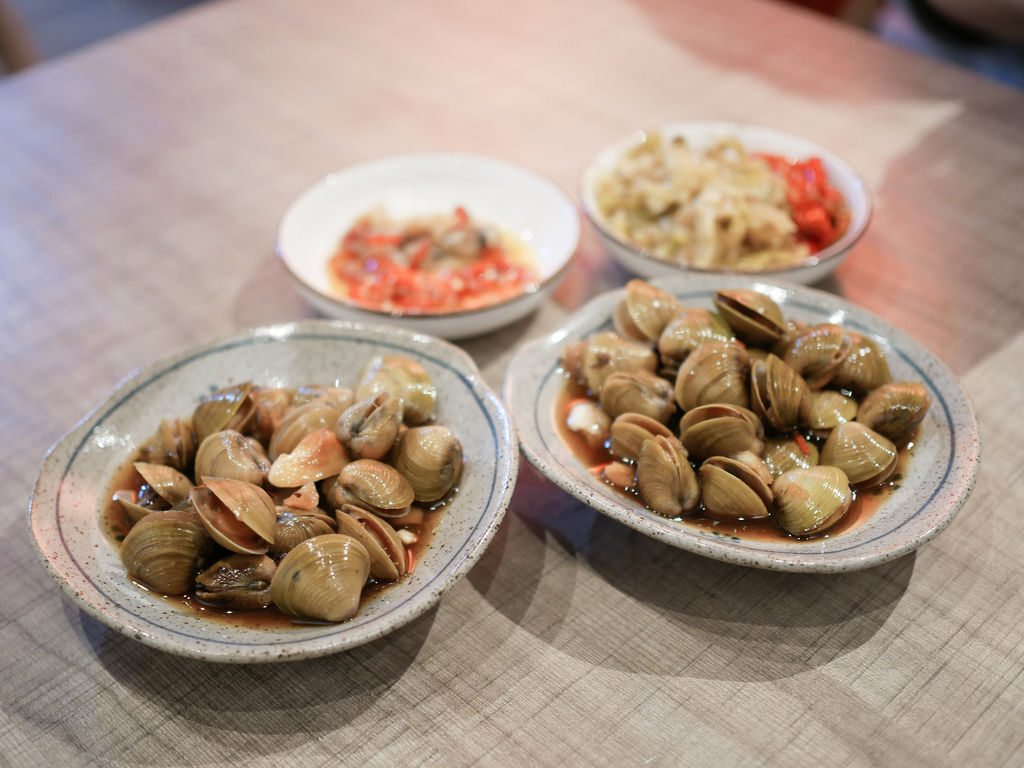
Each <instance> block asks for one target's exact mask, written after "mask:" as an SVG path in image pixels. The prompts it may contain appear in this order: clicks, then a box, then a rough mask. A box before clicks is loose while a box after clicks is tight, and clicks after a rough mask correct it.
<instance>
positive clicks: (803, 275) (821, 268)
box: [580, 122, 871, 284]
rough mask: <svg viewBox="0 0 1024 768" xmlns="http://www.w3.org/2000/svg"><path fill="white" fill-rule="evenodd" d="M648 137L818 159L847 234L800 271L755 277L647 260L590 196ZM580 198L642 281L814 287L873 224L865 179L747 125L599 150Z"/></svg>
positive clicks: (790, 137) (635, 138)
mask: <svg viewBox="0 0 1024 768" xmlns="http://www.w3.org/2000/svg"><path fill="white" fill-rule="evenodd" d="M649 133H661V134H662V135H663V136H665V137H667V138H672V137H674V136H682V137H683V138H685V139H686V141H687V143H688V144H690V146H692V147H694V148H695V149H698V150H705V149H708V148H709V147H711V146H712V145H713V144H714V143H715V142H716V141H718V140H719V139H723V138H726V137H735V138H736V139H738V140H739V142H740V143H741V144H743V146H744V147H746V149H747V150H748V151H751V152H767V153H770V154H775V155H783V156H785V157H787V158H789V159H791V160H804V159H807V158H810V157H819V158H821V161H822V164H823V165H824V166H825V171H826V172H827V173H828V178H829V181H830V182H831V184H832V186H834V187H835V188H836V189H837V190H839V192H841V193H842V195H843V198H844V199H845V200H846V204H847V206H848V207H849V209H850V225H849V227H847V230H846V232H845V234H844V235H843V236H842V237H841V238H839V240H837V241H836V242H834V243H832V245H830V246H828V247H827V248H824V249H822V250H821V251H818V252H816V253H812V254H811V255H810V256H808V257H807V259H806V261H804V262H803V263H802V264H800V265H799V266H795V267H786V268H783V269H764V270H758V271H757V272H751V271H749V270H748V271H744V272H738V271H737V270H731V271H730V270H725V269H701V268H699V267H688V266H684V265H681V264H673V263H671V262H667V261H664V260H662V259H657V258H655V257H653V256H651V255H649V254H648V253H647V252H646V251H645V250H644V248H643V247H642V246H639V245H637V244H635V243H631V242H630V241H628V240H626V239H625V238H623V237H622V236H621V235H619V234H617V233H616V232H614V231H613V230H612V228H611V227H610V226H609V225H608V223H607V222H606V221H605V219H604V217H603V216H602V215H601V212H600V210H599V208H598V206H597V200H596V199H595V196H594V192H595V189H596V185H597V180H598V179H599V178H600V177H601V176H603V175H605V174H606V173H608V172H610V171H611V170H612V169H614V168H615V166H616V165H618V163H619V159H620V158H621V157H622V155H623V154H624V153H625V152H626V151H627V150H629V149H631V148H633V147H635V146H637V145H638V144H640V143H642V142H643V141H644V139H645V138H646V137H647V135H648V134H649ZM580 198H581V201H582V208H583V212H584V213H585V214H586V216H587V218H589V219H590V221H591V222H592V223H593V225H594V227H595V229H596V230H597V233H598V235H599V236H600V238H601V241H602V242H603V243H604V245H605V248H607V249H608V252H609V253H610V254H611V255H612V257H613V258H614V259H615V260H616V261H618V262H619V263H620V264H621V265H622V266H623V267H625V268H626V269H628V270H630V271H631V272H634V273H635V274H637V275H640V276H641V277H646V278H655V277H665V276H668V275H677V274H679V273H680V272H684V273H688V274H729V273H730V272H731V273H733V274H737V273H738V274H745V275H748V276H750V277H756V278H759V279H763V280H784V281H787V282H792V283H804V284H806V283H815V282H818V281H819V280H822V279H824V278H825V277H827V276H828V275H830V274H831V273H832V272H833V271H834V270H835V269H836V267H838V266H839V264H840V263H842V261H843V259H844V258H846V255H847V253H849V250H850V248H852V247H853V244H854V243H856V242H857V240H858V239H859V238H860V236H861V235H862V234H864V230H865V229H867V226H868V221H869V220H870V219H871V196H870V195H869V193H868V189H867V185H866V184H865V183H864V180H863V179H862V178H861V177H860V176H859V175H858V174H857V172H856V171H854V170H853V168H851V167H850V166H849V165H848V164H847V163H846V162H845V161H843V160H842V159H841V158H840V157H839V156H837V155H836V154H835V153H833V152H831V151H829V150H827V149H825V148H824V147H822V146H819V145H817V144H815V143H814V142H812V141H808V140H807V139H804V138H801V137H800V136H795V135H794V134H791V133H786V132H785V131H779V130H776V129H774V128H766V127H764V126H760V125H750V124H748V123H728V122H693V123H672V124H669V125H663V126H660V127H657V128H653V129H651V130H650V131H644V130H638V131H634V132H633V133H631V134H629V135H628V136H626V137H624V138H622V139H619V140H618V141H616V142H614V143H613V144H610V145H609V146H607V147H605V148H604V149H602V150H601V151H600V152H598V154H597V155H596V156H595V157H594V159H593V160H591V161H590V163H589V164H588V165H587V167H586V168H585V169H584V170H583V174H582V178H581V180H580Z"/></svg>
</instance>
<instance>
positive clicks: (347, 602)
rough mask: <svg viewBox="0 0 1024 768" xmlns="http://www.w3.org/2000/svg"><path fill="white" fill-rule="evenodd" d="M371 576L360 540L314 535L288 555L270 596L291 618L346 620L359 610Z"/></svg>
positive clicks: (271, 585) (280, 567)
mask: <svg viewBox="0 0 1024 768" xmlns="http://www.w3.org/2000/svg"><path fill="white" fill-rule="evenodd" d="M369 573H370V556H369V555H368V554H367V552H366V547H364V546H363V545H362V544H360V543H359V541H358V540H357V539H355V538H353V537H352V536H346V535H345V534H341V533H331V534H325V535H323V536H314V537H313V538H311V539H306V540H305V541H303V542H300V543H299V544H297V545H296V546H295V548H294V549H292V550H291V551H290V552H289V553H288V554H287V555H285V556H284V558H283V559H282V560H281V562H280V563H279V564H278V567H277V572H276V573H275V574H274V579H273V581H272V582H271V583H270V594H271V596H272V597H273V599H274V604H275V605H276V606H277V607H278V608H280V609H281V610H282V611H284V612H285V613H287V614H288V615H289V616H295V617H296V618H300V619H313V620H317V621H330V622H339V621H345V620H346V619H349V618H351V617H352V616H354V615H355V614H356V612H357V611H358V610H359V600H360V597H361V596H362V591H363V586H364V585H365V584H366V580H367V577H368V576H369Z"/></svg>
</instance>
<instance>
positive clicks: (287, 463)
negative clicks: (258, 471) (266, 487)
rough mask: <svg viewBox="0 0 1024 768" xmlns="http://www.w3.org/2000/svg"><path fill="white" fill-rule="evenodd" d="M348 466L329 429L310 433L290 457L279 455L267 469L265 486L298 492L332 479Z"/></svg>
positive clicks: (336, 440)
mask: <svg viewBox="0 0 1024 768" xmlns="http://www.w3.org/2000/svg"><path fill="white" fill-rule="evenodd" d="M347 463H348V456H347V455H346V454H345V449H344V448H342V447H341V443H339V442H338V438H337V436H336V435H335V434H334V430H332V429H326V428H325V429H318V430H316V431H314V432H311V433H309V434H308V435H306V436H305V437H304V438H302V440H301V441H299V444H298V445H296V446H295V448H294V449H293V450H292V451H291V452H290V453H281V454H279V455H278V457H277V458H276V459H274V463H273V464H272V465H271V466H270V472H268V473H267V482H269V483H270V484H271V485H273V486H276V487H278V488H298V487H299V486H301V485H304V484H305V483H315V482H317V481H318V480H323V479H324V478H325V477H333V476H334V475H336V474H338V473H339V472H340V471H341V469H342V467H344V466H345V465H346V464H347Z"/></svg>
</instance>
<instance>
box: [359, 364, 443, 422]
mask: <svg viewBox="0 0 1024 768" xmlns="http://www.w3.org/2000/svg"><path fill="white" fill-rule="evenodd" d="M378 392H390V393H391V394H392V395H394V396H395V397H397V398H398V399H399V400H400V401H401V403H402V418H403V420H404V421H405V423H406V424H409V425H416V424H422V423H424V422H425V421H428V420H429V419H430V418H431V417H432V416H433V415H434V407H435V404H436V402H437V390H436V389H435V388H434V384H433V383H432V382H431V380H430V374H428V373H427V370H426V369H425V368H424V367H423V366H422V365H420V364H419V363H418V362H416V361H415V360H412V359H410V358H408V357H402V356H400V355H384V356H381V357H375V358H373V359H372V360H371V361H370V362H369V363H367V364H366V366H365V367H364V368H363V370H362V373H361V374H360V376H359V386H358V387H356V400H360V401H361V400H365V399H366V398H368V397H373V396H374V395H376V394H377V393H378Z"/></svg>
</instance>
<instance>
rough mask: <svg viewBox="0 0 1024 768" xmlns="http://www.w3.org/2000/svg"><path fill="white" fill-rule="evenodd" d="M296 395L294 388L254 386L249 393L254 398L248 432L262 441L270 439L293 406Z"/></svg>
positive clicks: (247, 426) (246, 430) (246, 429)
mask: <svg viewBox="0 0 1024 768" xmlns="http://www.w3.org/2000/svg"><path fill="white" fill-rule="evenodd" d="M294 395H295V393H294V392H293V391H292V390H290V389H284V388H281V387H277V388H273V389H267V388H264V387H253V390H252V392H250V393H249V397H250V398H251V399H252V417H251V418H250V419H249V423H248V424H247V425H246V428H245V432H246V434H247V435H250V436H252V437H255V438H256V439H257V440H259V441H260V442H261V443H266V442H267V441H268V440H270V436H271V435H273V434H274V430H276V429H277V427H278V425H279V424H280V423H281V419H283V418H284V415H285V414H286V413H287V412H288V409H289V408H290V407H291V404H292V398H293V397H294Z"/></svg>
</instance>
